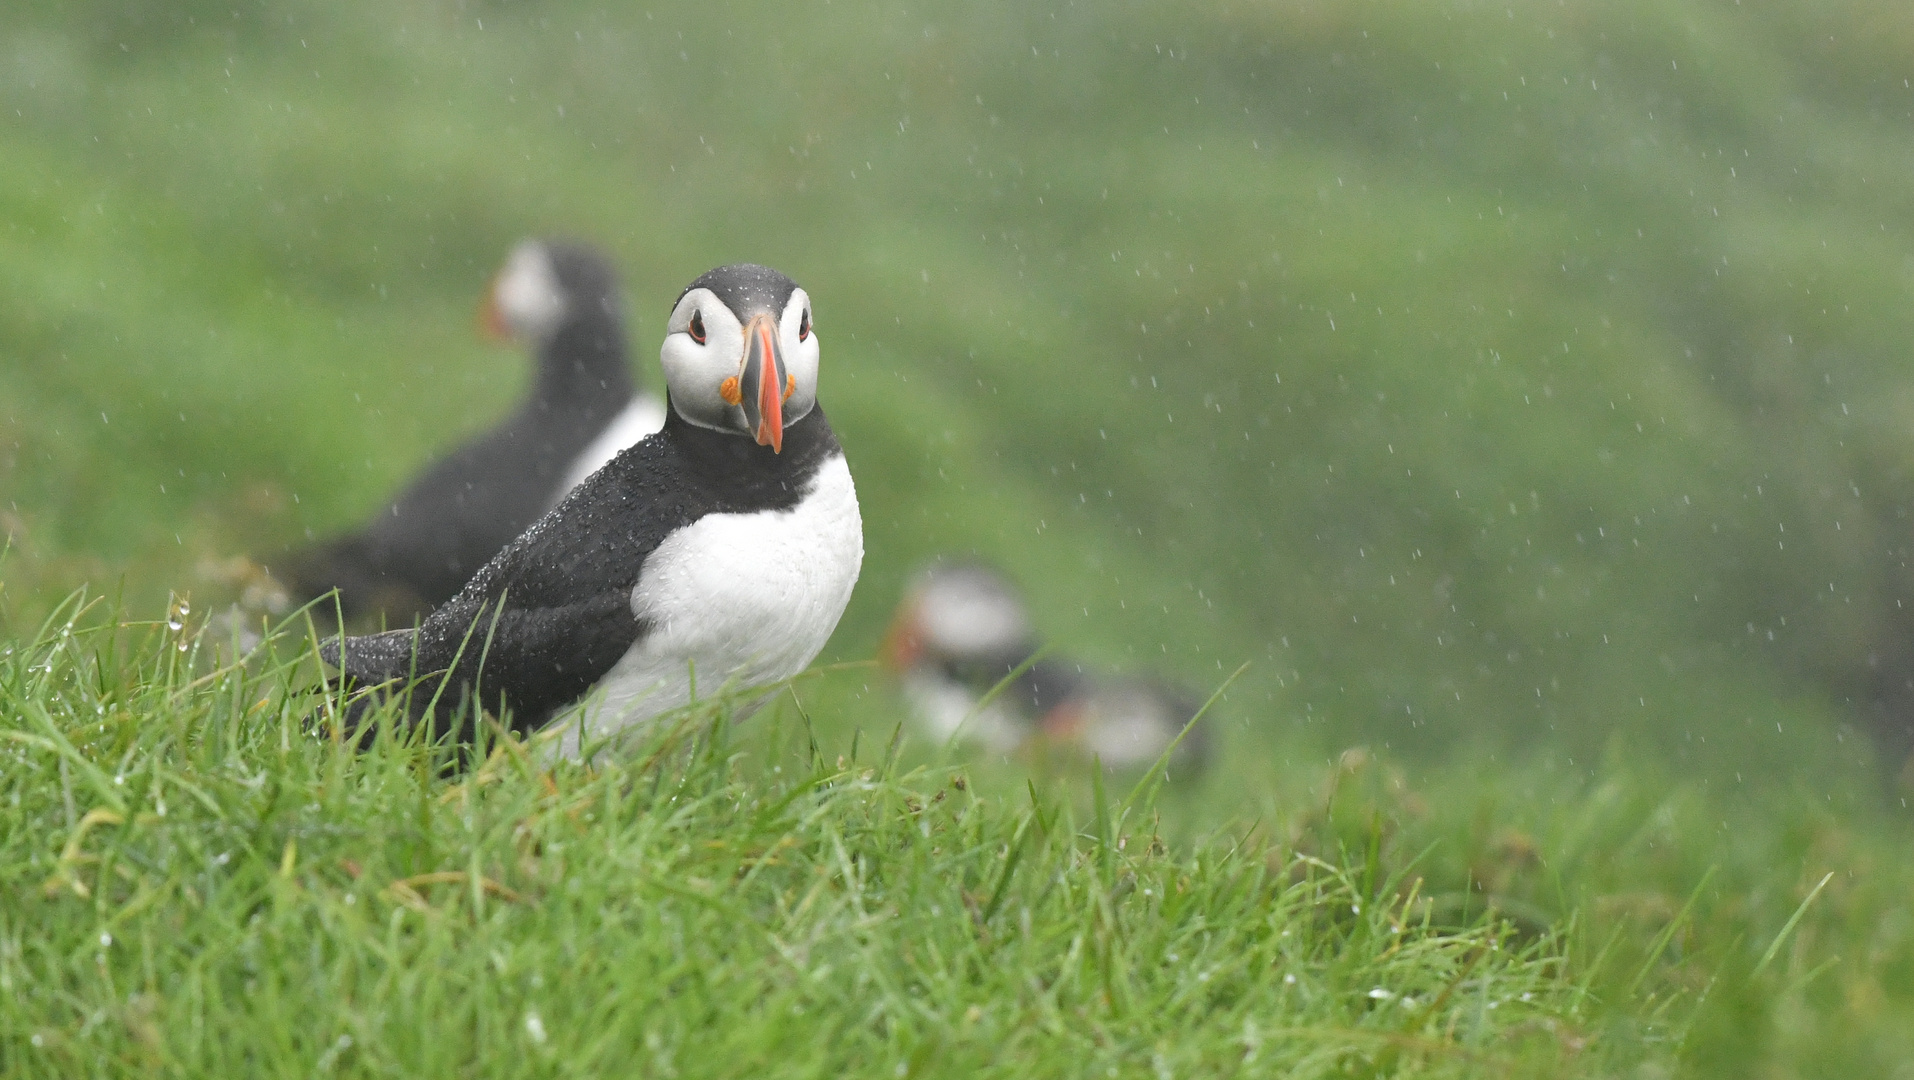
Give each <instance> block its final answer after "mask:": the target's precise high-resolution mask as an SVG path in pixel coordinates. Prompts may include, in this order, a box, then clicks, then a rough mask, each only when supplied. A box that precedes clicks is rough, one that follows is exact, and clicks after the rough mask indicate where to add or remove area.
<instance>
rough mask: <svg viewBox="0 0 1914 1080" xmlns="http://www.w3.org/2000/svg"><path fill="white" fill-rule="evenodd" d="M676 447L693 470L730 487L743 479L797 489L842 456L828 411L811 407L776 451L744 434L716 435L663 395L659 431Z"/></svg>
mask: <svg viewBox="0 0 1914 1080" xmlns="http://www.w3.org/2000/svg"><path fill="white" fill-rule="evenodd" d="M660 434H662V435H663V436H664V437H665V438H666V439H668V440H670V442H671V444H672V445H673V446H674V447H676V449H677V452H678V455H679V457H680V459H681V460H683V461H684V462H685V463H686V464H687V465H689V466H690V467H691V468H692V469H694V470H696V471H697V472H699V473H703V474H705V475H707V476H709V477H710V478H712V479H714V480H719V479H722V480H723V481H724V482H726V483H735V482H737V481H739V480H749V481H752V482H762V483H772V484H797V483H802V482H803V481H805V480H808V479H809V478H810V476H811V474H812V473H814V472H816V471H817V467H818V465H820V464H821V463H822V462H823V461H824V460H825V459H827V458H829V457H830V456H831V455H833V454H837V453H841V452H842V448H841V447H840V446H839V445H838V442H837V434H836V433H835V432H833V431H832V430H831V422H830V421H829V420H826V419H825V418H824V406H823V405H822V404H817V405H813V406H812V407H811V411H810V412H807V413H805V414H804V417H803V419H801V420H798V421H797V422H796V423H794V424H792V425H791V426H789V427H787V428H785V429H784V449H783V450H782V452H775V451H773V450H772V449H771V448H770V447H768V446H759V445H758V443H757V441H756V440H754V439H752V438H751V437H750V436H748V435H745V434H743V433H741V432H730V431H713V430H712V429H710V428H706V427H699V426H698V425H697V424H694V423H692V422H691V421H689V420H686V419H685V418H684V417H682V416H679V415H678V410H676V409H674V408H672V406H671V395H670V392H669V391H667V392H666V394H665V426H664V430H663V431H662V432H660Z"/></svg>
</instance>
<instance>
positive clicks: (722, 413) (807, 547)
mask: <svg viewBox="0 0 1914 1080" xmlns="http://www.w3.org/2000/svg"><path fill="white" fill-rule="evenodd" d="M661 359H662V360H663V363H664V371H665V386H666V390H667V394H668V396H667V402H668V405H669V408H668V411H667V415H666V419H665V424H664V427H663V428H662V429H661V430H660V431H659V432H658V433H657V434H656V435H655V436H653V437H651V438H648V439H644V440H642V441H640V442H638V443H637V444H636V445H634V446H631V447H629V448H627V449H625V450H623V451H622V452H620V453H619V454H618V455H617V456H616V457H614V458H613V459H612V461H611V463H610V464H608V465H606V466H605V467H604V468H602V469H599V470H598V471H596V472H594V473H592V474H591V475H590V476H588V477H587V478H586V479H585V481H584V482H583V483H581V484H579V485H578V487H576V488H575V489H573V490H572V491H571V493H570V494H569V495H567V496H566V497H565V498H564V499H563V500H562V501H561V502H560V503H559V504H558V506H557V507H556V508H554V509H553V510H552V511H551V512H550V513H548V514H546V515H545V516H543V517H542V518H540V519H539V520H538V521H537V522H536V523H535V524H533V525H532V527H531V528H530V529H529V530H528V531H527V532H526V533H525V534H524V535H523V536H520V537H519V538H517V539H516V540H514V541H512V542H511V543H510V544H508V545H507V546H506V547H505V549H504V550H503V551H501V552H499V553H498V555H497V556H496V557H495V558H493V559H492V560H491V561H490V562H488V563H487V564H486V565H485V566H484V567H483V568H482V569H481V570H479V572H478V574H477V576H475V577H473V578H472V580H471V581H470V582H469V583H468V584H467V585H466V586H465V587H464V588H463V589H461V590H460V591H459V593H458V595H456V596H454V597H453V598H452V599H451V600H450V601H448V602H447V603H446V604H445V605H444V606H442V607H440V608H439V609H438V610H437V611H435V612H433V613H432V615H431V616H430V617H429V618H427V619H426V620H425V622H424V624H423V625H422V626H420V627H419V628H418V629H417V630H393V631H388V632H386V633H383V634H372V635H368V636H364V637H352V638H345V639H343V640H341V639H340V638H336V637H335V638H332V639H330V640H327V641H325V642H322V643H321V646H320V654H321V656H322V657H323V658H324V659H325V661H326V662H327V663H329V664H333V665H335V666H337V667H338V668H339V669H340V671H341V673H342V674H343V676H344V677H345V679H346V680H347V681H348V682H350V683H353V684H357V685H358V686H361V687H373V688H375V690H374V691H373V693H371V694H368V695H366V696H362V697H359V698H357V699H355V700H354V701H353V703H352V704H351V705H349V706H348V715H347V717H346V720H347V723H348V725H349V726H351V727H353V728H355V729H356V728H359V727H360V725H361V721H362V720H363V718H364V716H365V713H366V709H367V707H368V706H369V705H370V704H373V703H376V701H377V700H378V697H379V695H380V694H383V693H388V692H392V691H394V690H400V691H402V690H404V689H405V687H406V684H408V683H411V682H413V681H414V680H417V681H419V685H418V686H417V687H416V688H414V689H413V690H412V692H411V693H410V694H409V695H408V696H407V697H406V698H405V703H406V709H407V714H408V715H409V716H410V717H411V718H412V719H413V720H419V719H423V718H424V717H426V715H427V714H428V712H430V713H431V714H432V716H433V718H434V719H435V720H436V721H438V722H439V723H440V725H441V726H440V727H439V730H440V731H445V730H447V728H448V727H451V726H456V730H457V731H458V733H459V734H460V735H461V737H462V738H464V739H467V740H469V739H471V738H472V737H473V735H474V733H475V720H474V718H475V716H476V713H477V707H479V706H481V705H482V706H483V707H484V708H485V709H487V710H489V711H491V712H492V713H493V715H496V716H500V717H507V716H509V718H510V724H511V726H512V727H513V728H514V729H515V730H518V731H523V732H530V731H534V730H536V729H538V728H541V727H543V726H544V725H546V724H547V723H549V722H551V721H552V720H553V719H554V718H557V717H560V716H561V715H563V716H568V717H574V718H576V720H577V722H576V723H572V722H570V721H569V720H568V721H567V727H566V731H565V735H564V736H563V742H562V743H561V746H560V750H561V752H563V753H565V754H567V755H568V756H576V755H578V754H580V753H581V751H582V749H583V743H584V741H585V740H586V739H591V740H593V741H596V740H600V739H605V738H609V737H611V736H613V735H616V734H617V733H618V732H619V731H620V730H622V729H624V728H626V727H628V726H630V725H633V724H637V723H640V722H642V721H644V720H646V719H648V718H650V717H653V716H656V715H658V714H659V713H662V712H665V711H668V710H671V709H675V708H678V707H680V706H682V705H685V704H687V703H688V702H690V701H691V700H693V698H694V697H695V695H696V692H697V688H699V687H703V688H704V691H705V693H706V694H707V695H708V694H709V693H710V692H711V691H713V690H715V689H717V688H719V687H720V686H723V685H725V684H727V683H734V684H736V685H740V686H757V685H763V684H765V683H770V682H776V681H778V680H781V679H786V678H789V677H791V676H793V675H796V674H798V673H799V672H801V671H803V670H804V668H805V667H806V666H807V665H809V664H810V662H811V660H812V659H813V658H815V657H816V656H817V654H818V651H819V650H821V649H822V648H823V647H824V643H825V641H826V640H827V639H829V637H830V636H831V632H832V630H834V629H835V628H836V626H837V621H838V618H839V617H840V616H841V615H842V614H843V613H844V606H845V604H846V603H848V602H849V600H850V597H851V589H852V587H853V586H854V585H855V584H856V583H857V576H858V571H859V568H860V566H861V565H862V563H863V558H864V534H863V524H862V520H861V518H860V516H859V513H858V507H857V492H856V489H855V488H854V486H853V485H852V483H851V472H850V467H849V465H848V464H847V463H846V462H845V459H844V451H843V449H842V448H841V447H840V446H839V445H838V441H837V436H836V435H835V434H834V433H833V432H832V431H831V425H830V422H829V421H827V420H826V419H825V417H824V410H823V409H822V408H821V407H820V406H819V405H818V403H817V381H818V339H817V334H816V333H815V332H814V329H813V327H812V323H811V298H810V297H809V296H808V295H807V294H806V293H805V291H804V290H803V289H801V288H799V287H798V286H797V284H796V283H795V282H793V281H792V280H791V279H790V278H788V277H786V276H784V275H783V274H781V273H779V272H777V271H776V270H772V269H770V268H768V267H763V266H754V265H750V264H740V265H734V266H722V267H719V268H718V269H716V270H712V271H710V272H709V273H706V274H704V275H702V276H701V277H699V278H698V279H697V280H695V281H693V282H692V283H691V284H690V285H688V286H686V287H685V291H684V292H683V293H682V294H680V295H679V297H678V300H677V301H676V303H674V304H673V306H672V312H671V317H670V320H669V321H668V322H667V324H666V334H665V341H664V346H663V349H662V350H661ZM361 734H362V735H363V732H361Z"/></svg>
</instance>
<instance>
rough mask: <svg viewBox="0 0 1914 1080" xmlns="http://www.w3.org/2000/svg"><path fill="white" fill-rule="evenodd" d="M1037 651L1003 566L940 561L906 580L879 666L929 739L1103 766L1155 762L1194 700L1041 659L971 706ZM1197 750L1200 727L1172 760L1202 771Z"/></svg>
mask: <svg viewBox="0 0 1914 1080" xmlns="http://www.w3.org/2000/svg"><path fill="white" fill-rule="evenodd" d="M1038 648H1039V642H1038V640H1037V637H1036V633H1035V631H1034V630H1033V628H1032V626H1031V623H1030V616H1029V612H1028V609H1027V608H1026V606H1025V604H1024V600H1023V597H1022V595H1021V594H1020V593H1019V592H1018V591H1017V589H1016V587H1015V586H1014V585H1012V584H1011V583H1010V581H1009V579H1008V578H1006V577H1005V576H1004V574H1003V573H1002V572H1001V571H998V570H997V569H995V568H993V567H991V566H987V565H985V564H983V563H980V562H974V561H944V560H940V561H937V562H933V563H931V564H930V565H928V566H926V567H924V568H923V569H921V570H919V571H918V572H917V574H916V575H914V576H913V578H912V580H911V583H910V585H909V586H908V587H907V588H906V590H905V593H904V598H903V600H902V602H901V603H899V604H898V607H897V614H896V616H895V617H894V618H893V619H892V622H891V627H890V631H889V632H888V633H887V634H886V635H885V638H884V646H883V650H882V654H881V656H880V659H881V660H882V661H883V663H884V665H885V666H886V667H888V668H890V669H891V670H893V671H895V672H896V673H897V674H898V677H899V679H900V680H901V681H902V683H903V689H904V696H905V698H906V700H907V701H908V702H909V705H910V709H911V713H912V716H913V717H914V718H915V719H916V720H917V722H918V724H919V726H921V727H922V728H923V730H924V732H925V733H926V734H927V735H929V736H930V737H931V738H933V739H936V740H937V741H938V742H945V741H948V740H950V739H951V738H952V737H953V736H954V737H956V738H958V739H960V740H964V741H970V742H975V743H977V744H980V745H982V746H983V747H985V748H987V749H989V750H991V751H993V752H997V753H1009V752H1011V751H1016V750H1032V751H1038V752H1044V751H1050V752H1057V751H1061V752H1063V753H1065V754H1075V755H1079V756H1084V757H1090V756H1094V757H1095V758H1096V759H1097V760H1099V761H1101V762H1102V763H1103V765H1104V767H1105V768H1106V769H1110V770H1112V771H1128V770H1132V769H1137V768H1145V767H1148V766H1149V765H1151V764H1153V763H1154V762H1155V761H1156V760H1157V759H1158V758H1159V757H1161V756H1162V755H1163V752H1164V751H1165V750H1167V749H1169V747H1170V744H1171V743H1172V742H1173V741H1174V740H1175V739H1176V737H1177V735H1178V734H1179V733H1180V732H1181V731H1182V730H1183V726H1184V725H1185V724H1187V723H1188V722H1189V719H1190V717H1192V716H1194V715H1196V710H1197V709H1198V708H1199V707H1201V705H1202V701H1201V699H1200V698H1197V697H1195V696H1194V695H1192V694H1189V693H1188V692H1186V691H1184V690H1182V689H1180V688H1178V687H1176V686H1173V685H1171V684H1169V683H1166V682H1163V681H1161V680H1158V679H1154V678H1148V677H1135V676H1129V675H1108V674H1101V673H1096V672H1091V671H1086V669H1085V666H1084V665H1083V664H1080V663H1077V662H1075V661H1072V660H1068V659H1060V658H1057V657H1054V656H1043V657H1040V658H1039V659H1038V660H1037V661H1036V662H1035V663H1033V664H1031V665H1030V666H1029V667H1028V668H1026V669H1025V670H1024V671H1022V672H1021V673H1019V674H1018V675H1017V676H1016V677H1015V678H1014V679H1011V681H1010V682H1009V684H1008V685H1006V686H1005V687H1004V689H1003V691H1002V692H1001V693H999V694H998V695H997V696H996V697H995V698H994V699H992V700H991V701H990V702H989V703H988V704H986V705H984V706H983V707H982V708H979V707H978V703H979V702H980V701H982V700H983V698H984V696H985V695H986V694H988V693H989V692H990V690H991V688H992V687H994V686H996V685H997V684H998V683H999V682H1002V681H1003V679H1004V678H1005V677H1006V676H1008V675H1010V673H1011V672H1013V671H1016V670H1017V668H1018V667H1019V666H1021V665H1023V663H1024V662H1025V661H1026V660H1029V659H1030V657H1031V655H1032V654H1034V653H1036V652H1037V650H1038ZM1207 750H1208V746H1207V738H1206V735H1205V732H1204V728H1203V725H1202V724H1198V725H1197V726H1196V727H1194V728H1192V729H1190V733H1189V735H1188V736H1186V737H1185V738H1184V739H1183V741H1182V742H1181V743H1177V744H1176V749H1175V750H1174V751H1173V752H1172V753H1171V757H1170V763H1171V765H1172V766H1183V767H1185V768H1189V767H1201V765H1202V764H1203V763H1204V761H1205V759H1206V757H1207Z"/></svg>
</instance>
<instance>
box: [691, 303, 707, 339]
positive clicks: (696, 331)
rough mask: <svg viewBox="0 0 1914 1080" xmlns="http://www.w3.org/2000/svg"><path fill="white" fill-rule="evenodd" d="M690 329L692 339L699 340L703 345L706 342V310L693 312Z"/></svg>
mask: <svg viewBox="0 0 1914 1080" xmlns="http://www.w3.org/2000/svg"><path fill="white" fill-rule="evenodd" d="M689 329H690V331H691V340H693V341H695V342H697V343H698V344H700V345H703V344H704V312H702V311H694V312H692V313H691V326H690V328H689Z"/></svg>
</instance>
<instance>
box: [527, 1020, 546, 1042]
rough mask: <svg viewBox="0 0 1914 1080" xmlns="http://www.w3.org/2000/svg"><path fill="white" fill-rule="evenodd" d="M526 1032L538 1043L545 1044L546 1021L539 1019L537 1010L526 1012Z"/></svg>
mask: <svg viewBox="0 0 1914 1080" xmlns="http://www.w3.org/2000/svg"><path fill="white" fill-rule="evenodd" d="M525 1034H526V1035H529V1036H530V1037H531V1040H532V1041H533V1042H535V1043H537V1044H538V1045H540V1046H543V1045H545V1021H543V1020H541V1019H539V1016H538V1014H537V1013H536V1012H528V1013H526V1014H525Z"/></svg>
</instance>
